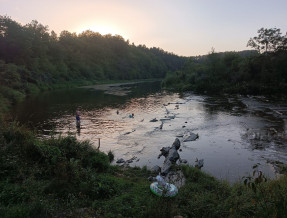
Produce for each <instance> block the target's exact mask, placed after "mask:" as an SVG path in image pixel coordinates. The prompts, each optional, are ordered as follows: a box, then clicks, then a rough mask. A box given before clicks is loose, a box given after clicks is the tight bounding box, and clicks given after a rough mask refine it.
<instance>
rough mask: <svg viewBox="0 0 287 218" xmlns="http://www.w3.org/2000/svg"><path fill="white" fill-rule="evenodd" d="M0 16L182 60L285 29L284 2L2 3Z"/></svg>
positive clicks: (45, 0)
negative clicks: (115, 39) (108, 38)
mask: <svg viewBox="0 0 287 218" xmlns="http://www.w3.org/2000/svg"><path fill="white" fill-rule="evenodd" d="M0 15H2V16H4V15H6V16H9V17H11V19H12V20H15V21H17V22H19V23H21V24H22V25H25V24H28V23H30V22H31V21H32V20H37V21H38V22H39V23H41V24H43V25H44V26H49V30H50V31H52V30H53V31H55V32H56V33H57V34H58V35H59V34H60V33H61V31H63V30H67V31H69V32H76V33H77V34H79V33H81V32H82V31H84V30H88V29H89V30H92V31H94V32H99V33H101V34H102V35H103V34H107V33H111V34H112V35H115V34H118V35H121V36H122V37H123V38H124V39H126V40H129V42H130V43H134V44H135V45H140V44H141V45H146V46H147V47H159V48H162V49H163V50H165V51H168V52H172V53H174V54H176V55H180V56H196V55H205V54H208V53H209V52H210V51H211V49H212V48H214V49H215V52H223V51H241V50H246V49H251V48H250V47H246V45H247V42H248V40H249V39H250V38H251V37H254V36H256V35H257V30H258V29H260V28H261V27H264V28H274V27H276V28H279V29H281V32H282V33H283V34H285V33H286V31H287V22H286V21H287V0H0Z"/></svg>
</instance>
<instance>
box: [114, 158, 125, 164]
mask: <svg viewBox="0 0 287 218" xmlns="http://www.w3.org/2000/svg"><path fill="white" fill-rule="evenodd" d="M116 163H118V164H121V163H125V160H124V159H123V158H121V159H119V160H117V162H116Z"/></svg>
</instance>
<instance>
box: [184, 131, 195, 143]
mask: <svg viewBox="0 0 287 218" xmlns="http://www.w3.org/2000/svg"><path fill="white" fill-rule="evenodd" d="M197 138H198V134H195V133H193V132H188V133H186V134H184V135H183V142H189V141H194V140H196V139H197Z"/></svg>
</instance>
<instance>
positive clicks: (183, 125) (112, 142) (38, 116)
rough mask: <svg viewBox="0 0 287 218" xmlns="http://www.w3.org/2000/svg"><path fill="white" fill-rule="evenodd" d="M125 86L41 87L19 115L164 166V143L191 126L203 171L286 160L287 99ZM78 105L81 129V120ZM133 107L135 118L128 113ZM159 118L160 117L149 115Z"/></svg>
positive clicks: (43, 128)
mask: <svg viewBox="0 0 287 218" xmlns="http://www.w3.org/2000/svg"><path fill="white" fill-rule="evenodd" d="M113 88H115V87H111V88H110V90H113ZM120 89H121V90H124V91H125V93H127V95H123V96H122V95H115V94H106V93H105V92H104V91H103V90H96V89H94V88H92V87H89V88H77V89H70V90H60V91H55V92H48V93H42V94H40V95H39V96H34V97H30V98H28V99H27V100H26V101H24V102H22V103H21V104H19V105H17V106H16V107H15V108H14V115H15V117H16V119H18V120H19V121H20V122H21V123H25V124H26V125H28V126H30V127H33V128H36V129H37V130H38V132H39V134H40V135H44V136H47V137H49V135H50V134H51V133H52V132H53V133H60V134H62V135H67V134H71V135H74V136H76V137H77V138H78V139H79V140H90V141H91V142H92V143H93V144H94V146H97V145H98V138H100V139H101V147H100V150H101V151H104V152H108V151H110V150H111V151H113V152H114V154H115V160H117V159H119V158H123V159H125V160H128V159H131V158H133V162H132V163H131V164H130V165H131V166H145V165H146V166H148V167H153V166H155V165H159V166H161V165H162V163H163V160H164V158H163V157H161V159H157V156H158V154H159V153H160V149H161V148H162V147H166V146H171V145H172V143H173V141H174V140H175V138H176V136H178V135H182V134H184V133H185V132H187V131H192V132H194V133H198V135H199V138H198V139H197V140H196V141H192V142H182V144H181V149H182V151H180V152H179V154H180V156H181V158H182V159H186V160H187V161H188V163H189V164H190V165H194V164H195V160H196V158H198V159H204V167H203V168H202V170H203V171H205V172H208V173H210V174H212V175H213V176H215V177H217V178H219V179H223V180H228V181H230V182H234V181H239V180H240V179H241V178H242V176H247V175H249V174H251V173H252V166H253V165H254V164H257V163H260V168H259V169H260V170H262V171H263V172H264V174H265V175H267V176H268V177H270V178H274V177H275V176H276V175H275V168H274V165H273V164H272V163H273V161H275V160H276V161H280V162H283V163H287V157H286V154H287V150H286V145H287V143H286V142H287V137H286V136H287V121H286V118H287V103H286V99H274V98H266V97H262V96H261V97H258V96H248V97H244V96H237V95H234V96H229V95H226V96H203V95H195V94H192V93H184V94H182V95H179V94H177V93H169V92H165V91H161V90H160V83H159V82H149V83H137V84H133V85H123V86H120ZM117 92H120V91H119V86H117V87H116V94H117ZM108 93H113V92H108ZM77 107H79V108H80V112H81V129H77V128H76V124H75V110H76V108H77ZM117 110H118V111H119V114H117V113H116V111H117ZM132 113H134V114H135V117H134V118H129V115H130V114H132ZM154 118H156V119H157V120H158V122H150V120H152V119H154ZM161 122H163V126H162V129H160V128H159V127H160V125H161ZM179 139H181V140H182V138H179Z"/></svg>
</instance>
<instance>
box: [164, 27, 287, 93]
mask: <svg viewBox="0 0 287 218" xmlns="http://www.w3.org/2000/svg"><path fill="white" fill-rule="evenodd" d="M247 45H248V46H251V47H253V48H255V49H256V50H257V51H256V50H254V51H243V52H224V53H216V52H215V51H214V49H212V51H211V52H210V53H209V54H208V55H205V56H199V57H191V58H189V60H188V61H187V62H186V64H185V67H184V68H183V69H182V70H178V71H174V72H170V73H168V74H167V75H166V77H165V80H164V82H163V85H164V86H165V87H175V88H177V89H181V90H194V91H198V92H207V93H222V92H225V93H226V92H229V93H242V94H275V93H285V94H286V93H287V61H286V60H287V35H285V36H282V34H281V32H280V29H276V28H273V29H264V28H261V29H260V30H258V36H256V37H253V38H251V39H250V40H249V41H248V44H247Z"/></svg>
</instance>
